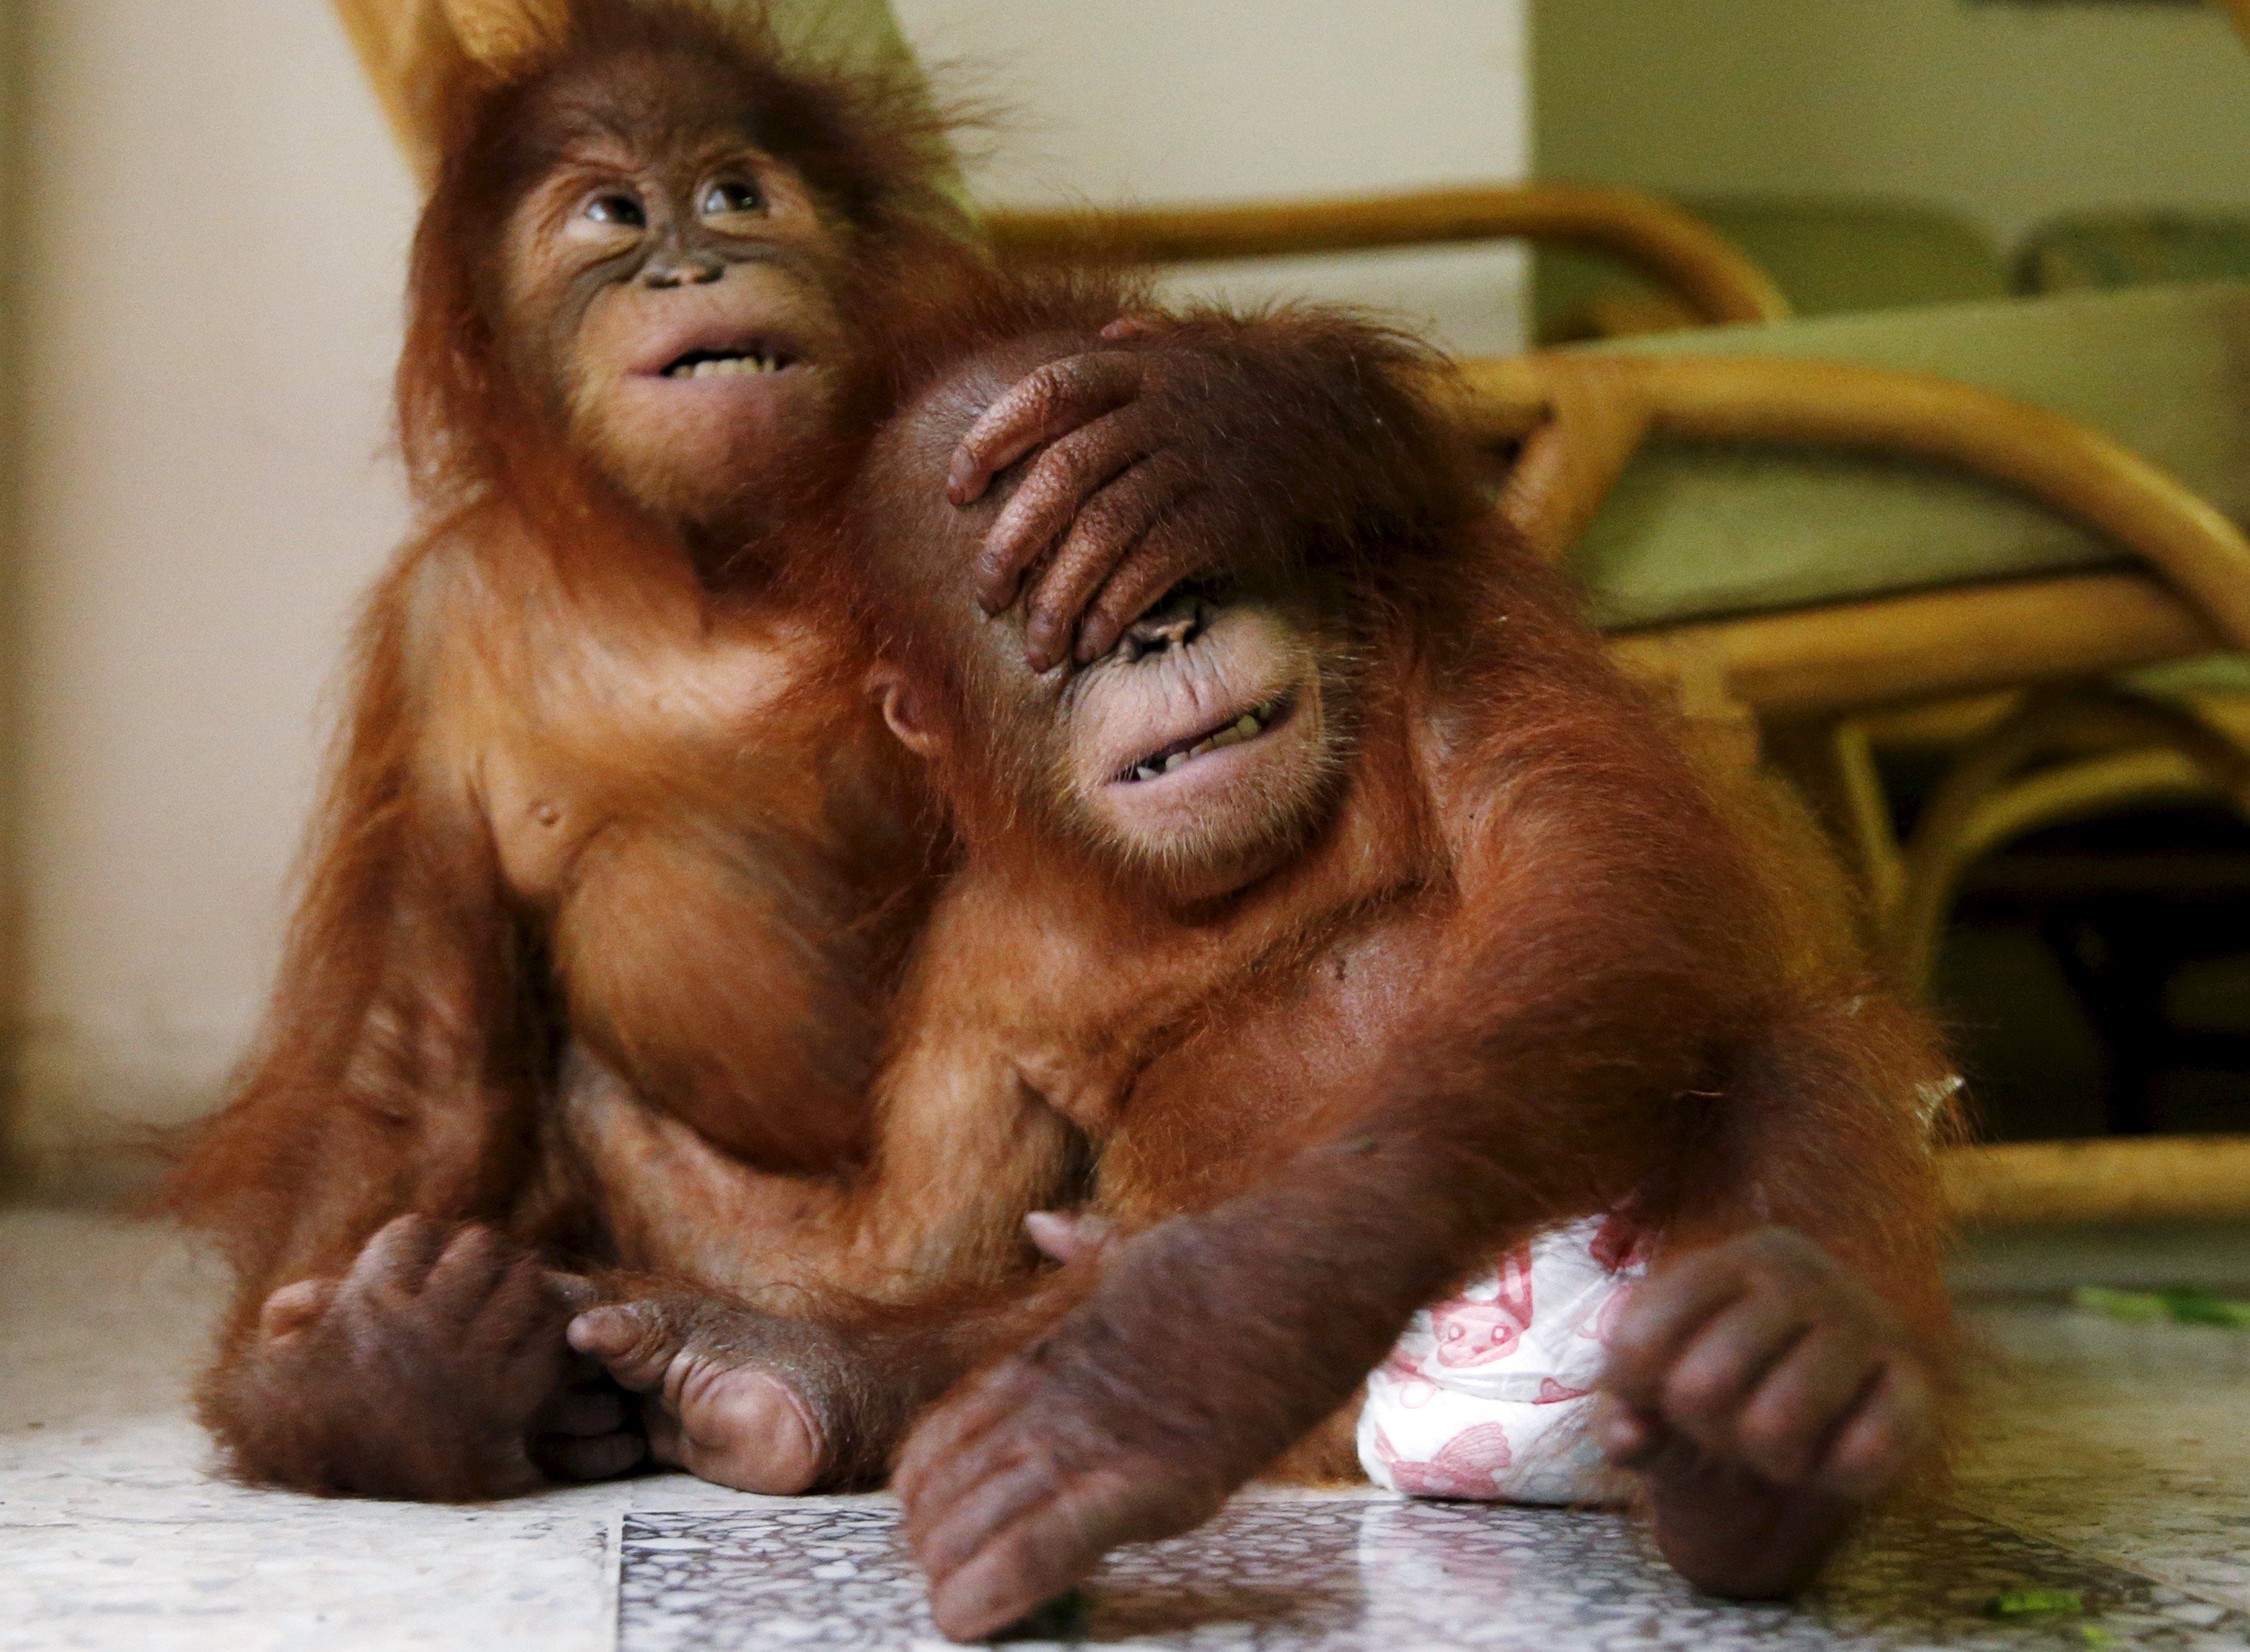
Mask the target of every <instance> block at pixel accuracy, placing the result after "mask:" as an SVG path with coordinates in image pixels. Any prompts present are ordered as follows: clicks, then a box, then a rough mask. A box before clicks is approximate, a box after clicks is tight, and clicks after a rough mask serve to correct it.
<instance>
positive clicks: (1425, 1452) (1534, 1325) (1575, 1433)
mask: <svg viewBox="0 0 2250 1652" xmlns="http://www.w3.org/2000/svg"><path fill="white" fill-rule="evenodd" d="M1640 1249H1641V1248H1640V1245H1639V1238H1638V1236H1637V1235H1636V1234H1635V1233H1634V1232H1633V1231H1632V1228H1631V1227H1630V1225H1629V1224H1627V1223H1626V1222H1624V1221H1622V1220H1621V1219H1619V1218H1617V1217H1613V1216H1612V1217H1589V1218H1588V1219H1587V1220H1585V1221H1584V1222H1573V1223H1571V1224H1570V1226H1568V1227H1565V1228H1557V1229H1553V1230H1551V1231H1549V1232H1548V1233H1544V1234H1542V1235H1540V1236H1539V1237H1537V1238H1536V1239H1534V1240H1532V1241H1531V1242H1529V1243H1528V1244H1525V1245H1522V1246H1520V1247H1518V1248H1517V1249H1515V1250H1512V1251H1510V1252H1509V1253H1508V1255H1507V1256H1504V1257H1502V1258H1501V1263H1500V1266H1499V1267H1498V1268H1497V1269H1495V1270H1494V1271H1493V1272H1491V1273H1488V1274H1485V1275H1482V1276H1481V1277H1478V1278H1476V1279H1474V1280H1473V1281H1471V1282H1470V1284H1468V1285H1467V1286H1466V1287H1465V1288H1464V1289H1463V1290H1462V1291H1461V1292H1460V1294H1459V1295H1458V1296H1455V1297H1453V1298H1449V1299H1448V1300H1446V1301H1444V1302H1440V1303H1439V1304H1436V1305H1434V1306H1432V1307H1429V1308H1425V1309H1424V1310H1423V1311H1421V1312H1419V1313H1418V1314H1416V1315H1415V1316H1414V1318H1412V1320H1411V1321H1410V1322H1409V1323H1408V1325H1407V1326H1406V1331H1405V1335H1403V1336H1401V1337H1400V1338H1399V1339H1398V1346H1397V1347H1396V1348H1394V1349H1392V1350H1391V1357H1390V1358H1389V1359H1386V1360H1384V1362H1383V1364H1382V1365H1381V1366H1378V1367H1377V1369H1376V1370H1375V1372H1374V1373H1372V1374H1370V1376H1369V1378H1368V1380H1367V1402H1366V1404H1365V1405H1363V1407H1362V1408H1360V1413H1359V1461H1360V1463H1361V1466H1362V1467H1363V1468H1364V1469H1365V1470H1367V1475H1368V1477H1369V1478H1370V1480H1373V1481H1374V1482H1375V1483H1376V1484H1377V1485H1380V1486H1388V1487H1389V1488H1390V1489H1391V1490H1394V1491H1403V1492H1405V1493H1407V1494H1409V1495H1410V1496H1414V1497H1476V1498H1480V1499H1484V1500H1487V1501H1499V1502H1507V1503H1607V1502H1616V1501H1618V1500H1620V1498H1621V1497H1622V1495H1623V1492H1624V1490H1625V1477H1624V1476H1622V1475H1620V1474H1619V1473H1618V1471H1617V1470H1614V1469H1612V1468H1610V1467H1609V1466H1608V1465H1607V1464H1606V1463H1605V1462H1604V1460H1603V1458H1602V1454H1601V1450H1600V1448H1599V1447H1598V1446H1597V1445H1596V1444H1595V1443H1594V1442H1593V1440H1592V1439H1591V1437H1590V1436H1589V1435H1588V1432H1587V1423H1588V1421H1589V1420H1590V1417H1591V1411H1592V1407H1593V1398H1592V1389H1593V1387H1594V1385H1595V1383H1596V1382H1597V1381H1598V1380H1599V1379H1600V1376H1601V1373H1602V1363H1603V1359H1604V1358H1605V1353H1606V1341H1607V1337H1608V1332H1609V1328H1610V1325H1612V1323H1613V1321H1614V1318H1615V1316H1616V1311H1617V1309H1618V1306H1619V1304H1621V1303H1622V1302H1623V1300H1624V1295H1625V1288H1626V1286H1628V1285H1629V1284H1631V1283H1632V1281H1633V1280H1635V1279H1638V1278H1640V1277H1642V1276H1643V1275H1645V1274H1646V1272H1647V1264H1646V1261H1645V1259H1644V1258H1643V1256H1641V1254H1640Z"/></svg>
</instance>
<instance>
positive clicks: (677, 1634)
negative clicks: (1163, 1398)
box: [0, 1210, 2250, 1652]
mask: <svg viewBox="0 0 2250 1652" xmlns="http://www.w3.org/2000/svg"><path fill="white" fill-rule="evenodd" d="M2166 1243H2167V1242H2150V1241H2146V1240H2143V1239H2134V1240H2125V1239H2122V1238H2121V1239H2118V1240H2115V1241H2093V1242H2080V1243H2079V1245H2078V1248H2077V1249H2074V1250H2073V1249H2065V1248H2063V1247H2061V1246H2057V1245H2049V1246H2045V1247H2031V1248H2025V1247H2017V1248H2010V1247H1998V1248H1996V1249H1991V1250H1989V1251H1988V1252H1986V1253H1984V1254H1981V1255H1980V1256H1978V1257H1977V1258H1976V1259H1975V1260H1974V1262H1973V1263H1972V1265H1970V1267H1968V1268H1966V1269H1965V1270H1964V1277H1966V1278H1968V1279H1969V1280H1970V1281H1971V1282H1972V1283H1974V1284H1976V1285H1977V1287H1978V1288H1979V1290H1980V1291H1983V1292H1985V1293H1987V1294H1985V1295H1984V1296H1983V1297H1982V1298H1980V1300H1979V1305H1977V1307H1976V1308H1975V1309H1974V1310H1973V1318H1972V1323H1973V1325H1975V1327H1976V1329H1977V1332H1978V1334H1979V1336H1980V1337H1981V1338H1982V1339H1983V1341H1984V1353H1983V1354H1982V1355H1980V1357H1979V1359H1978V1360H1977V1370H1978V1372H1979V1373H1980V1387H1981V1388H1982V1390H1983V1394H1982V1403H1983V1405H1984V1408H1985V1415H1986V1421H1985V1423H1984V1427H1983V1428H1981V1430H1980V1434H1981V1435H1982V1437H1983V1440H1984V1443H1983V1444H1982V1445H1981V1446H1980V1448H1979V1449H1978V1450H1977V1452H1976V1453H1975V1454H1974V1456H1972V1458H1971V1460H1970V1462H1969V1463H1967V1464H1966V1465H1965V1469H1964V1477H1963V1483H1962V1487H1961V1493H1960V1497H1959V1501H1960V1503H1961V1504H1962V1505H1963V1508H1964V1510H1967V1511H1972V1512H1973V1515H1974V1516H1975V1517H1978V1518H1968V1517H1965V1516H1963V1517H1955V1516H1948V1517H1945V1518H1943V1519H1942V1520H1941V1521H1938V1522H1936V1523H1935V1524H1931V1523H1922V1524H1916V1525H1901V1526H1899V1527H1897V1528H1895V1529H1893V1530H1891V1531H1889V1532H1886V1533H1884V1534H1882V1535H1881V1537H1880V1538H1878V1539H1877V1540H1876V1541H1874V1543H1872V1544H1871V1545H1869V1548H1868V1552H1867V1553H1866V1554H1865V1555H1864V1556H1863V1557H1862V1558H1861V1559H1860V1560H1859V1561H1858V1563H1857V1564H1856V1565H1855V1566H1853V1567H1852V1568H1850V1569H1847V1570H1846V1573H1844V1574H1843V1575H1842V1576H1841V1577H1840V1578H1839V1580H1838V1583H1837V1586H1836V1587H1834V1588H1832V1590H1830V1591H1829V1592H1828V1593H1826V1595H1825V1596H1824V1597H1823V1598H1822V1599H1820V1600H1816V1601H1813V1602H1811V1603H1809V1604H1808V1605H1807V1606H1805V1607H1802V1608H1796V1609H1780V1608H1761V1609H1757V1610H1752V1611H1741V1610H1732V1609H1726V1608H1717V1607H1712V1606H1710V1605H1709V1604H1708V1603H1699V1602H1697V1601H1695V1600H1693V1599H1692V1598H1691V1597H1690V1596H1688V1595H1687V1593H1685V1592H1684V1591H1683V1590H1681V1589H1680V1588H1679V1587H1678V1586H1677V1585H1676V1584H1675V1583H1674V1581H1673V1580H1671V1579H1670V1578H1669V1576H1668V1574H1666V1573H1662V1572H1660V1571H1659V1570H1656V1569H1654V1568H1653V1567H1652V1566H1650V1564H1649V1563H1648V1561H1647V1560H1646V1557H1645V1556H1644V1555H1643V1553H1642V1552H1641V1550H1640V1548H1639V1543H1638V1540H1637V1538H1636V1536H1635V1534H1634V1533H1633V1532H1632V1531H1631V1530H1630V1529H1629V1528H1627V1527H1625V1525H1622V1524H1620V1523H1619V1522H1618V1521H1616V1520H1615V1519H1613V1518H1611V1517H1606V1516H1601V1515H1590V1514H1555V1513H1548V1512H1540V1511H1505V1510H1501V1511H1480V1510H1462V1509H1459V1508H1454V1507H1447V1506H1436V1505H1402V1504H1398V1503H1397V1502H1395V1501H1392V1500H1390V1499H1386V1498H1380V1497H1359V1498H1352V1499H1342V1500H1326V1501H1322V1502H1319V1503H1316V1504H1313V1505H1311V1506H1298V1507H1294V1508H1288V1507H1281V1506H1276V1505H1275V1504H1272V1503H1267V1502H1259V1503H1253V1504H1246V1505H1239V1506H1238V1508H1237V1510H1236V1511H1234V1512H1233V1513H1232V1515H1231V1516H1230V1517H1229V1524H1228V1525H1225V1526H1224V1527H1223V1528H1221V1529H1219V1530H1218V1531H1216V1532H1206V1533H1204V1534H1201V1535H1200V1536H1198V1537H1197V1538H1191V1539H1185V1540H1183V1541H1182V1542H1180V1543H1178V1544H1175V1545H1164V1546H1163V1547H1160V1548H1158V1549H1156V1550H1152V1551H1148V1552H1142V1553H1140V1554H1137V1555H1135V1556H1133V1557H1132V1558H1131V1559H1129V1560H1128V1562H1126V1563H1124V1564H1122V1565H1121V1566H1117V1567H1115V1568H1113V1571H1112V1572H1111V1573H1110V1574H1108V1577H1107V1578H1106V1579H1105V1580H1104V1582H1103V1585H1102V1587H1101V1588H1099V1589H1097V1590H1096V1592H1095V1593H1094V1602H1095V1604H1094V1610H1093V1614H1092V1616H1091V1618H1090V1619H1089V1621H1088V1623H1087V1630H1088V1633H1089V1634H1090V1635H1093V1636H1094V1638H1096V1639H1098V1640H1101V1641H1103V1642H1110V1643H1115V1642H1120V1641H1129V1642H1132V1643H1135V1644H1139V1645H1166V1646H1194V1647H1197V1648H1202V1647H1218V1646H1226V1647H1282V1646H1288V1647H1296V1646H1323V1647H1345V1646H1360V1645H1365V1646H1375V1647H1384V1648H1390V1647H1413V1646H1432V1647H1437V1646H1472V1645H1474V1646H1509V1647H1515V1646H1525V1647H1535V1648H1536V1649H1538V1652H1570V1649H1574V1648H1579V1647H1584V1648H1595V1649H1604V1652H1607V1649H1612V1648H1623V1647H1639V1646H1694V1647H1728V1646H1735V1645H1741V1646H1761V1647H1763V1646H1789V1647H1816V1646H1831V1645H1850V1646H1885V1647H1908V1646H1940V1645H1943V1646H1955V1645H1976V1646H2019V1645H2026V1646H2040V1647H2104V1646H2122V1645H2134V1644H2149V1645H2164V1646H2196V1645H2212V1646H2229V1647H2240V1646H2250V1628H2246V1625H2250V1617H2246V1616H2244V1615H2242V1614H2250V1333H2242V1332H2226V1331H2219V1330H2212V1329H2205V1328H2199V1327H2188V1326H2173V1325H2161V1326H2134V1325H2118V1324H2115V1323H2113V1322H2110V1321H2108V1320H2104V1319H2100V1318H2094V1317H2092V1316H2089V1315H2085V1314H2081V1313H2077V1312H2074V1311H2069V1310H2067V1309H2063V1308H2061V1307H2060V1306H2057V1305H2055V1304H2053V1302H2051V1301H2046V1300H2041V1299H2039V1298H2037V1297H2036V1296H2032V1295H2025V1294H2022V1293H2023V1292H2025V1291H2033V1292H2036V1291H2042V1290H2049V1289H2052V1288H2053V1287H2055V1286H2057V1285H2059V1284H2063V1283H2066V1282H2067V1281H2068V1280H2071V1279H2074V1278H2079V1277H2093V1276H2094V1275H2095V1274H2097V1273H2102V1272H2103V1271H2104V1270H2105V1269H2106V1270H2107V1271H2108V1274H2109V1277H2113V1278H2116V1279H2119V1280H2122V1281H2124V1282H2142V1283H2154V1282H2157V1281H2160V1280H2163V1279H2165V1278H2167V1277H2174V1276H2190V1275H2191V1276H2193V1277H2198V1278H2201V1279H2203V1280H2204V1281H2205V1282H2206V1283H2226V1282H2227V1281H2229V1280H2233V1281H2237V1282H2239V1281H2240V1280H2242V1279H2245V1278H2250V1270H2245V1271H2243V1272H2239V1273H2238V1272H2233V1271H2231V1268H2232V1263H2228V1262H2227V1261H2226V1260H2225V1258H2226V1256H2227V1254H2228V1253H2229V1251H2230V1249H2231V1250H2232V1252H2233V1254H2235V1255H2239V1256H2250V1246H2246V1245H2245V1244H2244V1243H2243V1236H2240V1235H2237V1236H2233V1237H2232V1238H2228V1237H2226V1236H2219V1237H2218V1238H2215V1239H2214V1238H2213V1237H2212V1236H2200V1237H2198V1239H2197V1240H2196V1241H2195V1242H2194V1243H2193V1245H2192V1246H2191V1249H2186V1250H2182V1249H2178V1245H2177V1243H2171V1249H2166ZM215 1284H216V1282H215V1281H214V1279H213V1277H211V1273H210V1271H209V1270H208V1269H206V1268H204V1267H203V1266H201V1265H199V1264H197V1263H194V1262H192V1261H191V1260H190V1258H189V1256H187V1254H186V1253H185V1252H184V1251H183V1249H181V1247H180V1246H179V1245H178V1244H177V1243H176V1242H175V1241H173V1240H172V1239H170V1238H169V1237H168V1236H165V1235H164V1234H162V1233H161V1232H156V1231H152V1230H148V1229H135V1228H133V1227H130V1226H128V1225H126V1224H124V1223H121V1222H115V1221H113V1220H108V1219H104V1218H100V1217H93V1216H87V1215H76V1214H70V1213H61V1212H52V1211H28V1210H24V1211H16V1212H12V1213H0V1359H4V1363H0V1584H4V1586H5V1587H4V1592H0V1649H8V1652H13V1649H19V1648H21V1649H31V1648H38V1649H45V1648H55V1647H91V1648H101V1649H111V1648H116V1649H142V1648H148V1649H163V1648H193V1649H199V1652H200V1649H229V1652H231V1649H245V1652H247V1649H260V1648H267V1647H272V1648H285V1647H286V1648H288V1649H291V1652H298V1649H306V1648H310V1649H314V1652H341V1649H351V1648H359V1647H382V1648H390V1647H443V1648H473V1649H476V1652H512V1649H516V1648H524V1649H532V1648H537V1649H582V1648H583V1649H594V1648H605V1647H608V1646H610V1645H611V1644H613V1643H614V1642H619V1641H621V1642H622V1645H623V1646H624V1648H625V1652H644V1649H658V1648H673V1647H682V1648H685V1647H722V1646H724V1647H764V1646H784V1645H790V1646H797V1645H835V1646H853V1647H876V1646H881V1645H898V1646H908V1645H913V1644H914V1643H916V1642H917V1641H918V1640H920V1639H921V1637H923V1636H925V1635H927V1629H926V1628H925V1627H924V1626H923V1625H922V1624H921V1621H920V1620H919V1617H918V1609H917V1605H916V1603H917V1601H918V1598H919V1597H918V1594H917V1593H916V1591H915V1589H914V1584H913V1580H912V1579H911V1577H910V1576H909V1575H908V1574H906V1573H903V1572H902V1571H901V1570H900V1569H899V1567H898V1566H897V1561H896V1553H895V1550H894V1547H893V1546H892V1539H891V1537H890V1534H889V1531H888V1524H889V1514H888V1511H887V1509H886V1508H885V1506H884V1505H883V1504H882V1503H881V1502H880V1500H879V1499H853V1500H833V1501H827V1502H823V1503H819V1504H790V1503H786V1502H770V1501H765V1500H761V1499H755V1498H745V1497H736V1496H734V1495H733V1494H729V1493H724V1492H720V1491H717V1490H713V1489H712V1488H708V1487H705V1486H702V1485H700V1484H698V1483H695V1482H694V1481H690V1480H686V1479H682V1478H680V1477H678V1476H667V1477H662V1478H653V1479H644V1480H638V1481H634V1482H631V1483H626V1484H625V1485H621V1486H617V1487H611V1488H596V1489H591V1490H573V1491H558V1492H553V1493H549V1494H547V1495H544V1496H542V1497H531V1498H527V1499H524V1500H522V1501H521V1502H519V1503H515V1504H507V1505H503V1506H500V1507H496V1508H491V1509H479V1510H451V1509H428V1508H417V1507H409V1506H400V1505H384V1504H355V1503H323V1502H319V1501H315V1500H312V1499H307V1498H300V1497H290V1496H287V1495H284V1494H280V1493H272V1492H253V1491H246V1490H241V1489H240V1488H238V1487H233V1486H229V1485H226V1484H224V1483H219V1482H216V1481H214V1480H212V1479H211V1478H210V1477H209V1476H208V1475H207V1472H206V1467H207V1461H206V1457H205V1453H204V1444H203V1442H202V1440H201V1438H200V1436H199V1435H197V1432H196V1430H195V1428H194V1426H193V1424H192V1423H191V1422H190V1421H189V1420H188V1418H187V1415H186V1413H185V1408H184V1392H185V1387H186V1379H187V1374H188V1372H189V1371H190V1368H191V1367H192V1366H193V1364H194V1361H195V1359H196V1356H197V1352H198V1351H199V1349H200V1346H201V1341H202V1338H203V1335H204V1326H205V1325H206V1323H207V1321H208V1318H209V1315H210V1312H211V1306H212V1304H213V1302H214V1301H215V1299H216V1288H215ZM2009 1291H2015V1292H2017V1293H2018V1294H2016V1295H2014V1296H2009V1295H2006V1294H2001V1293H2005V1292H2009ZM808 1518H811V1519H817V1520H818V1521H820V1522H821V1523H822V1524H821V1525H818V1527H815V1528H806V1527H804V1526H803V1525H800V1524H799V1523H800V1522H802V1521H804V1520H806V1519H808ZM620 1559H622V1560H623V1562H624V1564H623V1567H622V1571H623V1585H622V1591H621V1590H620V1585H619V1573H620ZM2033 1585H2040V1586H2059V1587H2072V1588H2075V1589H2077V1590H2078V1591H2079V1592H2080V1593H2081V1596H2082V1597H2083V1600H2084V1601H2085V1604H2086V1605H2087V1607H2088V1613H2087V1614H2083V1615H2071V1614H2066V1615H2063V1616H2060V1617H2055V1618H2052V1619H2041V1620H2037V1621H2011V1622H1999V1621H1993V1620H1990V1619H1987V1618H1984V1617H1983V1616H1981V1615H1980V1614H1979V1610H1978V1608H1980V1607H1982V1605H1983V1604H1984V1602H1986V1601H1988V1600H1990V1599H1991V1597H1992V1596H1993V1595H1994V1594H1996V1593H1998V1592H2000V1591H2002V1590H2004V1589H2007V1588H2014V1587H2030V1586H2033ZM620 1594H622V1600H621V1599H620ZM621 1605H622V1607H623V1621H624V1628H623V1633H622V1635H620V1634H619V1620H620V1606H621Z"/></svg>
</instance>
